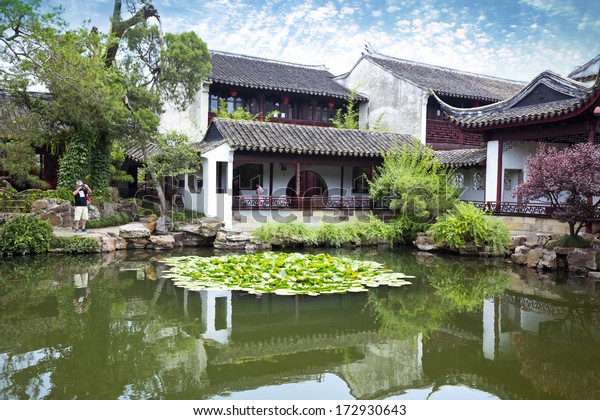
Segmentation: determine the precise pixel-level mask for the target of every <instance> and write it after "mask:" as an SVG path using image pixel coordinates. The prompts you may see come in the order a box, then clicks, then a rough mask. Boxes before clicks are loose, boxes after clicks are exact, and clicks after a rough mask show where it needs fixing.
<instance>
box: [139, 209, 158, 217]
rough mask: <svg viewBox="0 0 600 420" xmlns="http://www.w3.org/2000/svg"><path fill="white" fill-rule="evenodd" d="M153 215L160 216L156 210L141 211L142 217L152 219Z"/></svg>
mask: <svg viewBox="0 0 600 420" xmlns="http://www.w3.org/2000/svg"><path fill="white" fill-rule="evenodd" d="M153 214H156V215H157V216H158V215H159V214H158V213H157V212H156V211H155V210H154V209H141V210H140V217H150V216H152V215H153Z"/></svg>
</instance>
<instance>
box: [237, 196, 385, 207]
mask: <svg viewBox="0 0 600 420" xmlns="http://www.w3.org/2000/svg"><path fill="white" fill-rule="evenodd" d="M377 204H378V203H375V205H374V203H373V201H372V200H371V199H370V198H369V197H346V196H344V197H342V196H329V197H325V196H313V197H291V196H262V197H258V196H239V197H233V208H234V210H248V209H291V210H294V209H348V210H351V209H365V210H368V209H373V208H381V207H378V206H377Z"/></svg>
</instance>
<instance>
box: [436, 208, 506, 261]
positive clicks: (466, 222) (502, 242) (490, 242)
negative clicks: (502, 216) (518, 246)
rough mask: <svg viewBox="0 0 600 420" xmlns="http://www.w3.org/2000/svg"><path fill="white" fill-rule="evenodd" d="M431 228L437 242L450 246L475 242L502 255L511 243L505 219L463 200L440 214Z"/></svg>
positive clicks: (478, 245)
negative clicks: (499, 218) (497, 218)
mask: <svg viewBox="0 0 600 420" xmlns="http://www.w3.org/2000/svg"><path fill="white" fill-rule="evenodd" d="M431 232H432V235H433V238H434V240H435V241H436V243H439V244H445V245H447V246H449V247H450V248H452V249H461V248H464V247H465V246H466V245H467V244H474V245H475V246H476V247H477V248H480V249H485V250H486V251H491V252H494V253H497V254H501V255H502V254H505V253H506V252H507V251H508V247H509V245H510V243H511V236H510V231H509V230H508V228H507V227H506V225H505V224H504V223H502V222H501V221H499V220H495V219H492V218H491V217H490V216H488V215H487V214H486V213H485V212H484V211H483V210H481V209H479V208H477V207H475V206H474V205H473V204H470V203H465V202H458V203H456V206H455V208H454V209H453V210H450V211H449V212H448V213H446V214H444V215H442V216H440V217H439V218H438V220H437V222H436V223H435V224H433V225H432V226H431Z"/></svg>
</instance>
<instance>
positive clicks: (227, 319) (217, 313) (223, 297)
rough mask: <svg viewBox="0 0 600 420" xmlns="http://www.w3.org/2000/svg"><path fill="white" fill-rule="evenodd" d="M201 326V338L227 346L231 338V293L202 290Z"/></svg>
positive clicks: (227, 291)
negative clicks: (203, 329) (202, 328)
mask: <svg viewBox="0 0 600 420" xmlns="http://www.w3.org/2000/svg"><path fill="white" fill-rule="evenodd" d="M198 293H200V299H201V302H202V324H203V325H204V328H205V330H206V331H205V332H204V333H203V334H202V337H203V338H206V339H208V340H214V341H216V342H218V343H220V344H227V342H228V341H229V337H230V336H231V328H232V323H231V291H230V290H226V291H213V290H202V291H200V292H198Z"/></svg>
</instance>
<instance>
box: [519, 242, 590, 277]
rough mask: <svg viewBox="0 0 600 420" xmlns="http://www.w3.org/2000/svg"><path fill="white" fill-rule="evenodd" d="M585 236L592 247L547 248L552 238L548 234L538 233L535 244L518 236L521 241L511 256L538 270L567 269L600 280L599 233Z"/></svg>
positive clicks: (521, 263)
mask: <svg viewBox="0 0 600 420" xmlns="http://www.w3.org/2000/svg"><path fill="white" fill-rule="evenodd" d="M583 236H584V237H585V239H587V240H589V241H590V242H591V247H590V248H570V247H555V248H554V249H552V250H549V249H546V248H545V246H546V244H547V243H548V241H549V240H550V239H551V238H550V237H549V236H547V235H538V241H537V243H535V244H529V243H527V242H526V238H525V237H517V238H520V241H517V243H516V246H515V250H514V252H513V254H512V255H511V257H510V258H511V260H512V261H513V262H514V263H515V264H520V265H524V266H527V267H529V268H533V269H536V270H538V271H554V270H565V271H569V272H571V273H575V274H577V275H582V276H587V277H589V278H590V279H595V280H600V238H598V237H597V235H583ZM519 242H520V243H519Z"/></svg>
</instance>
